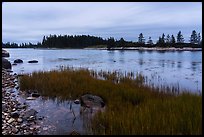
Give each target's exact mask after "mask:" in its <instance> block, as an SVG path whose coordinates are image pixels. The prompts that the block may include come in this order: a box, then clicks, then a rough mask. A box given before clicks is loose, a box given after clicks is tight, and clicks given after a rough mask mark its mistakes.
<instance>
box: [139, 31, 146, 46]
mask: <svg viewBox="0 0 204 137" xmlns="http://www.w3.org/2000/svg"><path fill="white" fill-rule="evenodd" d="M138 43H140V44H145V39H144V37H143V34H142V33H140V34H139V37H138Z"/></svg>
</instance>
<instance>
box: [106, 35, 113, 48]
mask: <svg viewBox="0 0 204 137" xmlns="http://www.w3.org/2000/svg"><path fill="white" fill-rule="evenodd" d="M113 47H115V39H114V38H113V37H110V38H109V39H108V41H107V48H108V49H111V48H113Z"/></svg>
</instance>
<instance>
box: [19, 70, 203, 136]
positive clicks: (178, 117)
mask: <svg viewBox="0 0 204 137" xmlns="http://www.w3.org/2000/svg"><path fill="white" fill-rule="evenodd" d="M96 77H97V78H96ZM167 87H168V85H167ZM20 89H21V90H22V91H23V90H38V91H39V92H40V93H41V94H43V95H44V96H48V97H50V98H55V97H58V98H60V99H61V100H66V99H76V98H78V97H80V96H81V95H83V94H86V93H91V94H95V95H98V96H100V97H102V98H103V99H104V101H105V104H106V110H105V112H100V113H98V114H97V115H95V117H94V118H93V120H92V121H91V123H92V125H91V130H92V132H93V133H94V134H114V135H119V134H182V135H188V134H202V96H201V95H196V94H192V93H180V94H179V95H177V94H174V92H171V91H170V90H169V89H168V92H167V91H165V88H163V89H162V90H163V91H162V90H161V89H158V88H157V89H155V88H152V87H148V86H145V85H144V78H143V76H141V75H136V76H134V75H132V74H131V73H129V75H126V76H122V75H119V74H117V73H116V72H98V73H97V72H94V71H88V70H83V69H80V70H73V69H70V68H68V69H63V70H61V71H57V70H55V71H50V72H34V73H32V74H31V75H25V76H22V77H21V79H20ZM158 90H159V91H160V92H158Z"/></svg>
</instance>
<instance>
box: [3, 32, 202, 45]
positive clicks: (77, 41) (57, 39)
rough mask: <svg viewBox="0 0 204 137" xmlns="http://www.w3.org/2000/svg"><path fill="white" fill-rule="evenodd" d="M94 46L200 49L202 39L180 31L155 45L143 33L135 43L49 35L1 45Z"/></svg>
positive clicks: (94, 37) (81, 36) (109, 39)
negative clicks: (186, 36) (187, 38)
mask: <svg viewBox="0 0 204 137" xmlns="http://www.w3.org/2000/svg"><path fill="white" fill-rule="evenodd" d="M96 45H105V46H106V47H107V48H108V49H111V48H114V47H122V48H125V47H179V48H182V47H194V48H197V47H199V48H201V47H202V39H201V35H200V33H197V32H196V31H195V30H193V31H192V34H191V36H190V39H189V40H186V41H185V39H184V37H183V35H182V33H181V31H179V32H178V34H177V36H176V37H175V36H174V35H169V34H167V35H166V36H165V34H164V33H163V34H162V36H160V37H159V39H158V40H157V42H156V43H154V42H153V40H152V39H151V37H149V38H148V40H147V41H146V39H145V37H144V36H143V33H140V34H139V36H138V38H137V42H132V41H125V40H124V38H120V39H119V40H116V39H115V38H114V37H110V38H108V39H103V38H101V37H96V36H90V35H74V36H73V35H63V36H62V35H58V36H57V35H49V36H44V37H43V39H42V42H38V43H37V44H32V43H30V42H29V43H21V44H17V43H10V42H7V43H3V42H2V48H86V47H91V46H96Z"/></svg>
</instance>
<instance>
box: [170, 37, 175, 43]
mask: <svg viewBox="0 0 204 137" xmlns="http://www.w3.org/2000/svg"><path fill="white" fill-rule="evenodd" d="M170 43H172V44H175V43H176V40H175V37H174V35H171V41H170Z"/></svg>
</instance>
